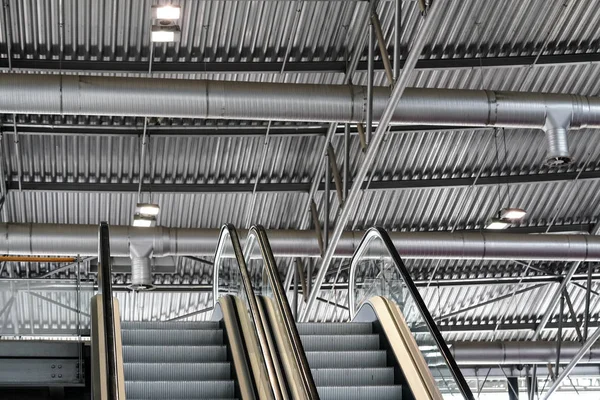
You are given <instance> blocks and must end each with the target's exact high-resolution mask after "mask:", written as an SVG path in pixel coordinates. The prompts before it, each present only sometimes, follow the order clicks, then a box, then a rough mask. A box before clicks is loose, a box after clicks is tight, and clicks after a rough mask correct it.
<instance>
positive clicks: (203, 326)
mask: <svg viewBox="0 0 600 400" xmlns="http://www.w3.org/2000/svg"><path fill="white" fill-rule="evenodd" d="M133 329H165V330H185V329H194V330H216V329H220V324H219V322H215V321H150V322H142V321H123V322H121V330H133Z"/></svg>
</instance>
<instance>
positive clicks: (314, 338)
mask: <svg viewBox="0 0 600 400" xmlns="http://www.w3.org/2000/svg"><path fill="white" fill-rule="evenodd" d="M300 338H301V339H302V345H303V346H304V351H345V350H347V351H350V350H379V335H300Z"/></svg>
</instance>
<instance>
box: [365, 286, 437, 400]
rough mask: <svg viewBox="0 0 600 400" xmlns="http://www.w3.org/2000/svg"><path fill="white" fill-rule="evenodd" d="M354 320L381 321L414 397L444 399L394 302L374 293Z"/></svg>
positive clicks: (379, 323) (379, 322)
mask: <svg viewBox="0 0 600 400" xmlns="http://www.w3.org/2000/svg"><path fill="white" fill-rule="evenodd" d="M355 321H357V322H358V321H360V322H377V323H378V325H379V326H380V327H381V329H382V331H383V333H384V335H385V338H386V341H387V343H388V344H389V346H390V350H391V352H392V353H393V355H394V357H395V359H396V361H397V365H398V366H400V369H401V371H402V375H403V377H404V379H406V383H407V384H408V386H410V390H411V392H412V395H413V396H414V398H415V399H432V400H441V399H442V394H441V392H440V390H439V388H438V386H437V383H436V382H435V380H434V378H433V376H432V375H431V371H430V370H429V367H428V366H427V363H426V361H425V358H424V357H423V354H422V353H421V351H420V349H419V346H418V345H417V342H416V341H415V339H414V337H413V335H412V333H411V331H410V328H409V327H408V326H407V325H406V322H405V321H404V318H403V317H402V314H401V313H400V310H399V309H398V307H397V306H396V305H395V304H393V303H392V302H390V301H389V300H388V299H386V298H384V297H379V296H377V297H373V298H371V299H370V300H369V301H368V302H367V303H365V304H364V305H363V306H362V307H361V309H360V310H359V312H358V313H357V315H356V318H355Z"/></svg>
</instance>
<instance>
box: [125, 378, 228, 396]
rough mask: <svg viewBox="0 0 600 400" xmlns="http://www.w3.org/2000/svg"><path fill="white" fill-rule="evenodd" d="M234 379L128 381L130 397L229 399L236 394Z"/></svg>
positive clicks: (127, 386) (127, 387) (127, 389)
mask: <svg viewBox="0 0 600 400" xmlns="http://www.w3.org/2000/svg"><path fill="white" fill-rule="evenodd" d="M234 391H235V387H234V383H233V381H197V382H190V381H153V382H126V390H125V393H126V395H127V398H128V399H156V400H158V399H202V398H204V399H217V398H218V399H229V398H233V396H234Z"/></svg>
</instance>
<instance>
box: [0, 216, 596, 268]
mask: <svg viewBox="0 0 600 400" xmlns="http://www.w3.org/2000/svg"><path fill="white" fill-rule="evenodd" d="M110 229H111V238H110V244H111V255H112V256H114V257H123V256H130V255H131V253H130V248H131V247H132V242H134V241H135V240H143V241H144V242H146V243H148V246H150V247H149V248H148V250H147V251H148V252H150V251H151V254H152V256H153V257H165V256H184V255H186V256H212V255H214V250H215V248H216V246H217V243H218V237H219V230H218V229H198V228H165V227H155V228H134V227H131V226H118V225H117V226H111V228H110ZM95 231H96V227H95V226H94V225H55V224H0V238H1V239H0V252H1V253H2V254H8V255H12V254H15V255H16V254H18V255H52V256H68V255H73V254H79V255H81V256H83V257H86V256H92V255H96V254H97V249H96V246H97V238H96V233H95ZM239 234H240V236H241V237H242V238H245V237H246V234H247V230H243V229H241V230H239ZM363 234H364V232H363V231H345V232H342V234H341V235H340V240H339V243H338V246H337V247H336V248H335V251H332V257H335V258H339V257H342V258H349V257H352V255H353V254H354V251H355V249H356V247H357V246H358V244H359V243H360V240H361V238H362V236H363ZM267 235H268V237H269V242H270V244H271V248H272V249H273V254H274V255H275V256H276V257H320V256H321V250H320V248H319V244H318V239H317V237H316V235H315V233H314V231H313V230H293V229H267ZM390 237H391V239H392V241H393V243H394V246H395V247H396V249H397V250H398V252H399V253H400V255H401V256H402V257H403V258H408V259H463V260H513V259H519V260H548V261H600V236H588V235H559V234H551V235H529V234H507V233H489V232H485V231H481V232H454V233H450V232H391V233H390ZM134 238H135V239H134ZM241 242H242V244H243V243H244V242H245V240H243V239H242V240H241ZM148 254H150V253H148Z"/></svg>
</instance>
